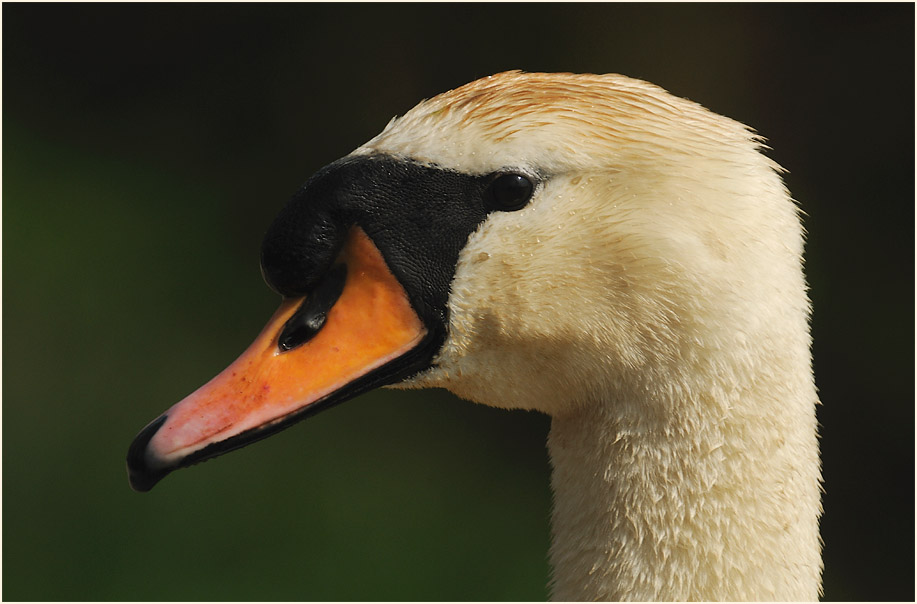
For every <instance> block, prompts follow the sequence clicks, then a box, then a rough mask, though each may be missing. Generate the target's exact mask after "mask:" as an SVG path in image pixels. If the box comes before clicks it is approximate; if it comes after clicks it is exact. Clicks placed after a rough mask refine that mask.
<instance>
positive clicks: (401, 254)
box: [128, 155, 537, 491]
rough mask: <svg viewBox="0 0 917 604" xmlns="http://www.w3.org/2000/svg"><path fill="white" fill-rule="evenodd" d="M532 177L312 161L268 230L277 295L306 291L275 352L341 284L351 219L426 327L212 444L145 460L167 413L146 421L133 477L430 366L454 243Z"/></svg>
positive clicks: (140, 480)
mask: <svg viewBox="0 0 917 604" xmlns="http://www.w3.org/2000/svg"><path fill="white" fill-rule="evenodd" d="M536 187H537V182H536V180H535V179H534V178H532V177H529V176H526V175H523V174H521V173H516V172H506V173H504V172H498V173H494V174H488V175H469V174H462V173H460V172H456V171H452V170H446V169H443V168H440V167H437V166H432V165H428V164H422V163H419V162H415V161H411V160H407V159H402V158H395V157H391V156H386V155H376V156H365V157H349V158H344V159H341V160H339V161H336V162H334V163H332V164H330V165H328V166H326V167H324V168H322V169H321V170H319V171H318V172H317V173H316V174H315V175H314V176H312V178H310V179H309V181H308V182H307V183H306V184H305V185H304V186H303V187H302V189H300V190H299V191H298V192H297V193H296V195H294V196H293V198H292V199H291V200H290V201H289V202H288V203H287V205H286V206H285V207H284V208H283V209H282V210H281V212H280V214H279V215H278V216H277V218H276V219H275V220H274V222H273V224H271V226H270V228H269V229H268V231H267V234H266V235H265V238H264V242H263V244H262V248H261V271H262V274H263V275H264V279H265V281H266V282H267V283H268V285H269V286H270V287H271V288H272V289H274V290H275V291H276V292H278V293H280V294H281V295H283V296H284V297H288V298H291V297H299V296H306V300H305V301H304V302H303V304H302V306H301V307H300V309H299V310H297V312H296V314H294V315H293V316H292V317H291V318H290V319H289V320H288V321H287V324H286V325H285V326H284V329H283V330H282V331H281V334H280V337H279V339H278V343H277V345H278V348H279V349H280V351H281V352H283V351H287V350H291V349H293V348H295V347H297V346H299V345H301V344H302V343H304V342H306V341H308V339H310V338H311V337H313V336H314V335H315V334H316V333H317V332H318V330H320V329H321V327H322V325H323V324H324V319H325V314H326V313H327V312H328V310H329V309H330V308H331V306H333V304H334V303H335V302H336V300H337V298H338V296H340V293H341V290H342V289H343V285H344V279H345V278H346V267H345V266H344V265H340V264H339V265H334V262H335V260H336V259H337V256H338V253H339V251H340V250H341V248H342V247H343V245H344V242H345V239H346V237H347V236H348V233H349V231H350V229H351V228H352V227H355V226H356V227H360V228H361V229H363V231H364V232H365V233H366V235H368V236H369V238H370V239H371V240H372V241H373V243H374V244H375V245H376V247H377V248H378V250H379V251H380V252H381V254H382V256H383V258H384V259H385V262H386V264H387V266H388V268H389V270H391V271H392V274H393V275H394V276H395V278H396V279H397V280H398V281H399V283H401V285H402V286H403V287H404V289H405V291H406V293H407V295H408V299H409V301H410V303H411V306H412V307H413V309H414V311H415V312H416V313H417V315H418V316H419V317H420V319H421V321H422V322H423V323H424V326H425V327H426V328H427V336H426V337H425V338H424V340H423V341H422V342H420V343H419V344H418V345H417V346H416V347H415V348H414V349H413V350H411V351H409V352H408V353H406V354H404V355H402V356H401V357H399V358H396V359H394V360H392V361H390V362H388V363H387V364H385V365H383V366H381V367H379V368H377V369H375V370H373V371H371V372H369V373H367V374H366V375H364V376H362V377H360V378H358V379H356V380H354V381H353V382H351V383H350V384H347V385H346V386H344V387H343V388H341V389H340V390H338V391H336V392H334V393H332V394H330V395H329V396H327V397H325V398H324V399H321V400H319V401H316V402H314V403H312V404H310V405H308V406H306V407H304V408H303V409H300V410H299V411H297V412H295V413H292V414H290V415H289V416H286V417H283V418H279V419H278V420H275V421H274V422H271V423H269V424H267V425H264V426H259V427H257V428H253V429H251V430H248V431H246V432H243V433H241V434H238V435H236V436H233V437H230V438H228V439H226V440H224V441H220V442H215V443H211V444H209V445H208V446H207V447H205V448H203V449H201V450H199V451H196V452H194V453H192V454H190V455H189V456H187V457H186V458H184V459H182V460H178V461H176V462H174V465H170V466H169V467H150V466H149V462H148V460H147V457H146V447H147V444H148V443H149V442H150V440H151V439H152V437H153V435H154V434H155V433H156V432H157V431H158V430H159V428H160V427H161V426H162V425H163V424H164V423H165V421H166V419H167V416H165V415H163V416H161V417H160V418H158V419H156V420H155V421H154V422H152V423H151V424H150V425H149V426H147V427H146V428H144V429H143V430H142V431H141V433H140V434H139V435H138V436H137V438H136V439H135V440H134V443H133V444H132V445H131V448H130V451H129V454H128V474H129V476H130V480H131V485H132V486H133V487H134V488H135V489H136V490H140V491H146V490H149V489H150V488H152V487H153V485H155V484H156V482H158V481H159V480H160V479H162V478H163V477H164V476H165V475H166V474H168V473H169V472H171V471H173V470H175V469H178V468H179V467H184V466H188V465H191V464H194V463H197V462H200V461H203V460H205V459H209V458H211V457H215V456H217V455H220V454H222V453H226V452H228V451H231V450H233V449H237V448H239V447H242V446H244V445H247V444H249V443H251V442H254V441H256V440H260V439H262V438H265V437H266V436H269V435H271V434H273V433H274V432H277V431H279V430H282V429H283V428H286V427H288V426H289V425H291V424H293V423H295V422H297V421H299V420H301V419H303V418H305V417H307V416H309V415H312V414H313V413H316V412H318V411H320V410H322V409H325V408H327V407H329V406H331V405H334V404H337V403H339V402H342V401H344V400H347V399H350V398H353V397H354V396H357V395H359V394H362V393H364V392H367V391H369V390H372V389H373V388H376V387H378V386H383V385H385V384H392V383H396V382H399V381H402V380H404V379H406V378H408V377H410V376H412V375H415V374H417V373H419V372H421V371H423V370H425V369H428V368H429V367H430V366H431V364H432V361H433V358H434V356H435V355H436V353H437V352H438V351H439V349H440V347H441V346H442V344H443V342H444V341H445V338H446V330H447V326H448V320H449V317H448V309H447V306H446V304H447V300H448V298H449V290H450V285H451V282H452V279H453V277H454V274H455V267H456V264H457V262H458V257H459V253H460V252H461V250H462V248H463V247H464V246H465V243H466V242H467V240H468V236H469V235H470V234H471V233H472V232H473V231H474V230H475V229H477V227H478V226H479V225H480V224H481V223H482V222H484V220H485V219H486V218H487V215H488V214H489V213H490V212H493V211H515V210H518V209H521V208H522V207H524V206H525V204H526V203H527V202H528V201H529V199H530V198H531V196H532V194H533V193H534V191H535V189H536Z"/></svg>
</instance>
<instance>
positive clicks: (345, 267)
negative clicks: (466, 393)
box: [127, 227, 431, 491]
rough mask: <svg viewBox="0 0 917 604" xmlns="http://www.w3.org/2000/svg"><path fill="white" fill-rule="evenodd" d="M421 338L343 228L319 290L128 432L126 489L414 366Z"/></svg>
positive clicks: (146, 485)
mask: <svg viewBox="0 0 917 604" xmlns="http://www.w3.org/2000/svg"><path fill="white" fill-rule="evenodd" d="M428 333H429V332H428V329H427V327H425V326H424V324H423V322H422V321H421V319H420V318H419V317H418V314H417V312H416V311H415V310H414V309H413V308H412V306H411V303H410V300H409V298H408V296H407V294H406V292H405V290H404V287H403V286H402V285H401V284H400V283H399V282H398V280H397V279H396V278H395V276H394V275H393V274H392V272H391V270H390V269H389V268H388V266H387V265H386V262H385V260H384V258H383V256H382V254H381V253H380V252H379V250H378V249H377V248H376V246H375V245H374V244H373V242H372V241H371V240H370V238H369V237H368V236H367V235H366V234H365V233H364V232H363V231H362V230H361V229H360V228H358V227H354V228H352V229H351V230H350V233H349V235H348V237H347V241H346V243H345V244H344V247H343V249H342V251H341V253H340V255H339V256H338V258H337V263H336V265H335V267H334V268H332V269H331V270H330V271H329V276H328V277H327V278H326V279H325V284H323V285H319V286H318V287H317V289H316V291H315V292H313V293H311V294H310V295H309V296H307V297H305V298H296V299H289V298H288V299H285V300H284V301H283V303H282V304H281V306H280V308H279V309H278V310H277V312H275V313H274V316H273V317H271V319H270V321H269V322H268V324H267V325H266V326H265V328H264V329H263V330H262V331H261V333H260V334H259V335H258V337H257V338H256V339H255V341H254V343H252V345H251V346H249V348H248V349H247V350H246V351H245V352H244V353H242V356H240V357H239V358H238V359H237V360H236V361H235V362H234V363H232V364H231V365H230V366H229V367H227V368H226V369H225V370H224V371H223V372H222V373H220V374H219V375H217V376H216V377H215V378H213V379H212V380H211V381H210V382H208V383H207V384H205V385H204V386H202V387H201V388H200V389H198V390H197V391H195V392H194V393H192V394H191V395H189V396H188V397H186V398H185V399H183V400H182V401H180V402H179V403H177V404H175V405H174V406H172V407H171V408H170V409H169V410H167V411H166V412H165V413H164V414H163V415H161V416H160V417H159V418H158V419H156V420H154V421H153V422H152V423H150V424H149V425H148V426H147V427H146V428H144V429H143V430H142V431H141V432H140V434H138V436H137V438H136V439H135V440H134V442H133V444H132V445H131V447H130V450H129V453H128V460H127V461H128V474H129V477H130V482H131V486H132V487H133V488H134V489H135V490H138V491H147V490H149V489H151V488H152V487H153V486H154V485H155V484H156V483H157V482H158V481H159V480H160V479H162V478H163V477H164V476H165V475H166V474H168V473H169V472H171V471H172V470H175V469H178V468H180V467H184V466H187V465H191V464H193V463H196V462H199V461H202V460H204V459H208V458H210V457H214V456H216V455H219V454H221V453H225V452H227V451H230V450H232V449H236V448H239V447H241V446H244V445H246V444H248V443H250V442H253V441H255V440H259V439H261V438H264V437H265V436H268V435H270V434H272V433H274V432H276V431H278V430H281V429H283V428H285V427H286V426H288V425H290V424H291V423H293V422H294V421H296V420H299V419H302V418H303V417H305V416H306V415H309V414H311V413H312V412H314V411H317V410H318V409H320V408H324V407H327V406H328V405H330V404H334V403H336V402H340V401H341V400H344V399H347V398H351V397H353V396H355V395H357V394H360V393H362V392H364V391H366V390H369V389H371V388H374V387H376V386H379V385H382V384H385V383H392V382H394V381H398V380H400V379H403V378H404V377H407V375H409V374H410V373H413V372H416V371H417V370H419V369H420V368H422V363H421V364H418V363H417V361H416V357H418V351H420V350H423V349H425V348H428V346H425V344H426V343H428V341H429V338H428V337H427V336H428ZM419 356H421V357H424V360H423V362H424V363H426V362H428V359H429V357H430V356H431V355H430V354H429V353H428V352H427V353H423V354H420V355H419Z"/></svg>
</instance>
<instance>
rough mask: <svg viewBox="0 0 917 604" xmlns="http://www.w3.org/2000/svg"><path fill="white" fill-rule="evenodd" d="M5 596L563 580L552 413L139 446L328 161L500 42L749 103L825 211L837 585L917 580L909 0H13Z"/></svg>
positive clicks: (800, 192) (416, 407)
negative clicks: (645, 0) (177, 449)
mask: <svg viewBox="0 0 917 604" xmlns="http://www.w3.org/2000/svg"><path fill="white" fill-rule="evenodd" d="M2 10H3V261H4V262H3V269H4V270H3V378H4V379H3V563H4V564H3V570H4V573H3V594H2V595H3V598H4V599H7V600H11V599H12V600H22V599H40V600H56V599H65V600H84V599H89V600H106V599H116V600H134V599H140V600H150V599H152V600H168V599H180V600H194V599H217V600H223V599H257V600H271V599H289V600H315V599H318V600H325V599H329V600H348V599H356V600H363V599H368V600H378V599H382V600H385V599H398V600H402V599H407V600H411V599H431V600H439V599H446V600H474V599H517V600H518V599H522V600H529V599H532V600H537V599H541V598H544V597H546V594H547V591H546V588H545V584H546V582H547V579H548V566H547V562H546V551H547V547H548V541H549V529H548V518H549V509H550V507H549V506H550V490H549V487H548V462H547V455H546V453H545V450H544V440H545V437H546V434H547V431H548V426H549V422H548V420H547V418H545V417H541V416H538V415H536V414H531V413H522V412H518V413H508V412H502V411H497V410H494V409H490V408H486V407H483V406H478V405H472V404H470V403H466V402H462V401H459V400H457V399H454V398H452V397H450V396H448V395H445V394H443V393H439V392H432V393H418V392H409V393H400V392H380V393H375V394H371V395H368V396H365V397H363V398H360V399H358V400H354V401H350V402H349V403H346V404H344V405H342V406H340V407H336V408H335V409H333V410H331V411H328V412H326V413H324V414H321V415H319V416H318V417H315V418H313V419H310V420H309V421H308V422H306V423H304V424H300V425H298V426H296V427H294V428H292V429H290V430H288V431H286V432H284V433H282V434H280V435H278V436H276V437H274V438H271V439H269V440H267V441H265V442H263V443H259V444H258V445H256V446H253V447H249V448H247V449H244V450H242V451H239V452H236V453H233V454H231V455H229V456H227V457H223V458H220V459H219V460H216V461H212V462H209V463H207V464H204V465H202V466H197V467H194V468H192V469H189V470H184V471H182V472H179V473H177V474H175V475H173V476H170V477H169V478H168V479H166V480H165V481H164V482H163V483H162V484H161V485H160V486H159V487H157V488H156V489H155V490H154V491H153V492H152V493H149V494H145V495H140V494H137V493H134V492H132V491H131V490H130V489H129V488H128V486H127V479H126V475H125V471H124V456H125V452H126V450H127V446H128V444H129V443H130V441H131V439H132V437H133V436H134V434H135V433H136V432H137V431H138V430H139V429H140V428H141V427H142V426H143V425H144V424H145V423H146V422H147V421H149V420H151V419H153V418H154V417H156V415H157V414H159V413H160V412H161V411H162V410H164V409H165V408H166V407H167V406H169V405H171V404H172V403H173V402H175V401H177V400H178V399H180V398H181V397H183V396H184V395H185V394H187V393H188V392H190V391H191V390H193V389H194V388H196V387H197V386H199V385H200V384H202V383H203V382H204V381H206V380H207V379H209V378H210V377H211V376H212V375H213V374H215V373H216V372H217V371H219V370H220V369H222V368H223V366H224V365H225V364H227V363H228V362H230V361H231V360H232V359H233V358H234V357H235V356H236V355H237V354H238V353H239V352H241V351H242V349H243V348H244V347H245V346H246V345H247V344H248V343H249V341H250V340H251V339H252V338H253V337H254V335H255V334H256V333H257V331H258V330H259V329H260V328H261V326H262V324H263V323H264V321H265V320H266V319H267V317H268V316H269V315H270V313H271V312H272V311H273V310H274V308H275V307H276V305H277V303H278V300H277V298H276V297H275V295H274V294H272V293H271V292H270V291H269V290H268V289H267V287H265V286H264V285H263V283H262V281H261V277H260V274H259V270H258V253H259V243H260V238H261V236H262V234H263V232H264V230H265V228H266V227H267V225H268V223H269V221H270V220H271V218H272V216H273V215H274V213H275V212H276V211H277V210H278V209H279V207H280V206H281V204H283V203H284V201H285V200H286V199H287V198H288V197H289V196H290V195H291V194H292V193H293V192H294V191H295V190H296V188H297V187H298V186H299V185H300V184H301V183H302V182H303V181H304V180H305V179H306V178H307V177H308V176H309V174H311V173H312V172H313V171H314V170H316V169H317V168H319V167H321V166H322V165H324V164H325V163H328V162H330V161H332V160H334V159H336V158H338V157H340V156H341V155H344V154H346V153H348V152H349V151H350V150H352V149H353V148H355V147H356V146H358V145H359V144H360V143H362V142H363V141H365V140H367V139H368V138H370V137H372V136H373V135H375V134H376V133H377V132H378V131H379V130H381V128H382V127H383V126H384V125H385V124H386V122H387V121H388V119H389V118H391V117H392V116H393V115H395V114H400V113H404V112H405V111H407V110H408V109H409V108H410V107H411V106H413V105H414V104H415V103H416V102H417V101H418V100H420V99H421V98H424V97H430V96H433V95H434V94H436V93H438V92H441V91H444V90H446V89H449V88H452V87H455V86H458V85H461V84H463V83H465V82H467V81H470V80H472V79H475V78H478V77H480V76H484V75H487V74H490V73H493V72H496V71H500V70H504V69H511V68H521V69H526V70H530V71H538V70H544V71H577V72H579V71H589V72H619V73H624V74H627V75H631V76H633V77H638V78H643V79H647V80H650V81H653V82H655V83H657V84H659V85H661V86H663V87H665V88H667V89H668V90H670V91H671V92H673V93H674V94H677V95H680V96H685V97H688V98H691V99H693V100H696V101H698V102H700V103H702V104H704V105H705V106H707V107H709V108H710V109H712V110H713V111H716V112H718V113H723V114H725V115H728V116H730V117H733V118H736V119H738V120H741V121H743V122H745V123H748V124H749V125H751V126H753V127H754V128H756V129H757V130H758V131H759V132H760V133H761V134H763V135H764V136H766V137H767V138H768V140H769V144H770V145H771V146H772V147H773V151H772V152H771V156H772V157H773V158H774V159H776V160H777V161H778V162H779V163H781V164H782V165H783V166H785V167H786V168H787V169H788V170H789V173H788V174H787V176H786V181H787V183H788V185H789V187H790V189H791V191H792V192H793V195H794V197H795V198H796V199H798V200H799V203H800V204H801V206H802V207H803V209H804V210H805V212H806V213H807V214H808V217H807V219H806V227H807V229H808V231H809V246H808V273H809V279H810V282H811V286H812V298H813V300H814V305H815V316H814V324H813V328H814V337H815V369H816V375H817V380H818V385H819V388H820V392H821V397H822V401H823V406H822V407H821V408H820V409H819V418H820V421H821V424H822V447H823V453H824V455H823V457H824V474H825V491H826V494H825V498H824V505H825V510H826V512H825V516H824V519H823V522H822V527H823V536H824V540H825V565H826V569H825V591H826V597H827V598H829V599H868V600H873V599H878V600H885V599H892V600H912V599H913V597H914V389H913V386H914V373H913V371H914V340H913V334H914V323H913V320H914V264H913V258H914V253H913V252H914V247H913V246H914V239H913V234H914V231H913V226H914V213H913V212H914V7H913V5H910V4H898V5H893V6H888V5H876V4H870V5H849V4H845V5H817V6H793V5H765V6H759V5H704V6H698V5H685V4H679V5H626V6H619V5H596V4H590V5H562V6H561V5H530V4H514V5H509V6H506V5H487V4H478V5H416V4H406V5H372V6H368V5H337V6H323V5H318V6H316V5H287V4H283V5H257V6H255V5H154V6H149V5H130V6H119V5H108V4H101V5H91V6H73V5H70V6H58V5H24V4H12V5H11V4H4V5H3V9H2Z"/></svg>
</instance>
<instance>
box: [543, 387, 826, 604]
mask: <svg viewBox="0 0 917 604" xmlns="http://www.w3.org/2000/svg"><path fill="white" fill-rule="evenodd" d="M747 394H748V393H747ZM751 398H754V397H753V396H752V397H751ZM760 403H761V401H754V400H752V401H746V402H745V404H743V403H742V402H740V401H733V402H732V403H731V404H729V405H725V406H721V405H710V404H709V395H708V396H705V397H699V398H698V400H694V401H691V400H689V401H679V402H678V404H677V406H676V405H675V403H673V402H671V401H667V402H662V404H663V405H670V406H671V408H673V409H677V412H673V413H671V414H669V415H667V416H666V415H661V416H658V419H657V420H653V419H651V418H652V414H647V413H636V412H634V411H635V410H636V409H637V407H640V406H643V407H645V406H646V405H650V404H653V405H657V406H658V405H659V404H660V401H658V400H657V401H653V402H650V401H637V402H636V403H635V402H634V401H629V402H626V401H604V403H603V404H598V405H589V406H585V405H584V406H583V407H581V409H580V410H579V411H577V412H574V413H571V414H569V415H566V416H563V417H555V418H554V419H553V421H552V425H551V432H550V436H549V442H548V446H549V451H550V454H551V460H552V466H553V471H552V486H553V489H554V508H553V512H552V533H553V535H552V536H553V545H552V550H551V562H552V566H553V572H554V575H553V597H554V599H556V600H562V601H568V600H644V601H646V600H815V599H817V597H818V595H819V591H820V576H821V557H820V541H819V536H818V516H819V513H820V502H819V495H820V493H819V463H818V451H817V442H816V437H815V419H814V405H813V404H811V401H809V402H808V404H796V403H794V402H793V401H790V402H789V404H787V405H781V406H780V407H779V408H780V409H783V410H784V411H788V412H784V413H780V412H773V409H774V408H775V406H774V405H770V406H769V407H765V408H766V409H768V410H769V411H768V413H769V414H770V416H768V417H765V415H766V414H762V413H761V411H760V410H759V411H758V412H757V413H756V412H755V411H754V409H755V405H756V404H760ZM657 408H658V407H657ZM724 410H725V411H724ZM630 418H640V420H639V422H637V421H632V420H631V419H630ZM648 418H650V419H648Z"/></svg>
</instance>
